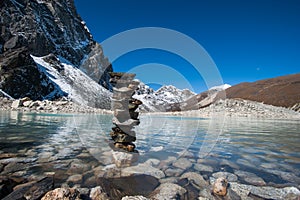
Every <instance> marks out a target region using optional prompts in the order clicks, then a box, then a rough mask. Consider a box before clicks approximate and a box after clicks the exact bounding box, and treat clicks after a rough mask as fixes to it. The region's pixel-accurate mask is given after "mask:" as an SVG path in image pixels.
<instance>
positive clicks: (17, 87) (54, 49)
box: [0, 0, 112, 107]
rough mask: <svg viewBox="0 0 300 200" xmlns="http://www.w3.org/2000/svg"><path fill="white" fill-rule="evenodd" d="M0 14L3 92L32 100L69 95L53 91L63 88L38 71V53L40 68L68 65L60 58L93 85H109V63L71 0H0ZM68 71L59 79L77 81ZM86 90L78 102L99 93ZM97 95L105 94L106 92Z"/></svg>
mask: <svg viewBox="0 0 300 200" xmlns="http://www.w3.org/2000/svg"><path fill="white" fill-rule="evenodd" d="M0 15H1V18H0V24H1V27H2V28H1V34H0V66H1V67H0V89H1V90H3V91H4V92H5V93H7V94H8V95H10V96H12V97H13V98H21V97H25V96H27V97H30V98H31V99H33V100H37V99H44V98H50V97H51V98H57V97H59V96H62V95H69V94H70V93H69V92H58V91H59V90H61V91H65V88H63V87H64V86H63V85H60V83H59V82H55V81H53V80H52V77H51V76H50V73H44V71H43V70H41V67H40V66H41V65H37V63H38V61H41V60H38V57H43V58H45V59H43V66H44V67H45V66H52V64H53V63H56V62H62V63H60V64H58V65H56V67H58V66H62V67H63V68H64V70H62V71H65V72H66V71H67V70H68V69H71V68H68V67H67V66H66V65H64V64H65V62H64V61H62V60H67V62H68V63H69V65H68V66H72V67H73V68H78V69H80V70H82V71H83V72H85V73H86V74H87V75H88V77H89V78H90V79H92V80H94V81H95V82H96V83H99V84H101V85H102V86H104V87H105V88H107V89H109V90H111V89H112V87H111V85H110V83H109V74H108V72H110V71H112V66H111V64H110V63H109V61H108V59H107V58H105V56H104V54H103V50H102V48H101V46H100V45H99V44H98V43H96V42H95V41H94V40H93V38H92V35H91V33H90V32H89V30H88V28H87V27H86V25H85V22H84V21H83V20H82V19H81V17H80V16H79V15H78V14H77V12H76V9H75V5H74V1H73V0H1V1H0ZM31 55H32V56H33V57H31ZM58 57H59V61H57V60H56V58H58ZM33 58H36V59H35V60H34V59H33ZM46 63H47V64H46ZM38 64H39V63H38ZM57 70H60V67H58V69H57ZM74 70H75V71H76V73H77V70H76V69H74ZM70 73H71V72H70ZM70 73H69V74H65V75H64V76H61V77H60V78H61V80H63V79H66V80H65V82H68V81H70V80H73V79H74V80H73V82H74V83H77V82H78V83H80V81H81V79H78V80H77V78H79V77H81V76H78V77H68V76H69V75H70ZM51 80H52V81H51ZM87 82H90V81H87ZM45 83H48V84H45ZM58 88H60V89H58ZM90 89H91V90H88V91H86V94H85V95H82V96H81V97H82V98H84V101H89V99H90V98H93V97H94V93H95V92H100V89H99V90H98V89H97V87H96V88H95V89H92V88H90ZM101 91H102V89H101ZM89 92H90V94H88V93H89ZM53 94H55V95H53ZM100 95H101V96H104V97H103V98H107V97H109V96H107V95H109V93H108V92H103V93H101V94H100ZM97 105H98V104H97ZM105 107H106V106H105Z"/></svg>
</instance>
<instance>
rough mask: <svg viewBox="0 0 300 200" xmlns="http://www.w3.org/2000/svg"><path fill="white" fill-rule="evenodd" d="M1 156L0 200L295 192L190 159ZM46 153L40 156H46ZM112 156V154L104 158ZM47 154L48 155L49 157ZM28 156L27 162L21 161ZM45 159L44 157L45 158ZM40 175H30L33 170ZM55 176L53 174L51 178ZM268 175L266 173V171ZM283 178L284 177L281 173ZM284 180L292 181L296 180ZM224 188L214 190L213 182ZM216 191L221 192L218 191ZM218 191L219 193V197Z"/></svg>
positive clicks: (138, 199) (245, 198) (230, 198)
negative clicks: (126, 161) (122, 162)
mask: <svg viewBox="0 0 300 200" xmlns="http://www.w3.org/2000/svg"><path fill="white" fill-rule="evenodd" d="M29 151H30V150H28V151H27V152H25V153H24V152H23V153H22V155H21V154H20V153H10V154H9V153H1V154H0V167H1V168H0V198H1V199H3V200H10V199H14V200H18V199H20V200H21V199H22V200H23V199H30V200H33V199H42V200H55V199H57V200H58V199H64V200H75V199H76V200H80V199H82V200H115V199H122V200H161V199H166V200H167V199H168V200H169V199H183V200H189V199H199V200H220V199H224V200H239V199H241V200H263V199H266V200H267V199H278V200H298V199H299V198H300V190H299V188H300V186H299V185H296V184H292V183H289V184H275V183H272V182H271V181H270V182H267V181H265V180H264V179H262V178H261V177H259V176H258V175H256V174H254V173H251V172H247V171H243V170H241V169H239V167H238V166H237V165H236V164H235V163H230V162H229V161H227V163H226V160H224V161H222V162H223V166H228V167H229V166H230V167H231V168H232V171H233V172H232V173H231V172H226V171H217V172H215V171H214V169H213V167H212V166H210V165H209V164H211V165H213V163H212V162H214V161H213V160H210V159H207V160H202V159H199V160H195V159H193V158H191V156H190V155H189V153H186V154H185V155H184V156H182V157H180V158H179V159H177V158H176V157H172V156H171V157H168V158H167V159H165V160H158V159H154V158H152V159H149V160H146V161H145V162H142V163H138V164H136V165H132V166H127V167H122V168H120V167H117V166H116V165H115V164H113V163H107V164H106V165H105V164H104V163H98V162H97V161H95V160H89V161H87V160H88V159H87V158H88V157H90V156H91V155H89V153H88V152H87V151H86V150H85V149H81V150H79V149H78V150H77V153H76V154H78V155H77V158H75V159H70V158H68V159H65V158H60V159H59V158H58V157H56V158H55V156H56V155H52V156H51V155H48V158H46V157H47V155H43V156H44V157H43V158H42V157H39V158H36V157H35V156H34V153H35V152H34V151H31V153H30V155H29ZM45 153H47V152H44V153H43V154H45ZM107 153H108V154H111V153H112V151H110V152H107ZM48 154H49V152H48ZM24 156H27V157H24ZM45 156H46V157H45ZM39 167H40V168H43V169H44V173H32V172H31V171H32V170H34V168H39ZM54 170H55V172H54ZM270 170H271V169H270ZM282 173H283V172H282ZM283 176H286V177H285V178H288V179H290V180H291V181H297V180H296V179H297V178H298V179H299V177H292V176H290V177H289V176H288V173H285V174H284V175H283ZM220 180H221V181H223V183H225V184H221V185H218V181H220ZM220 187H221V189H219V188H220ZM218 191H223V193H218Z"/></svg>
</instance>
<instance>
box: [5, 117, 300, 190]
mask: <svg viewBox="0 0 300 200" xmlns="http://www.w3.org/2000/svg"><path fill="white" fill-rule="evenodd" d="M0 116H1V118H0V155H1V156H0V157H1V159H0V170H1V175H3V174H6V175H7V174H11V175H12V176H17V175H22V176H25V177H30V176H38V175H41V174H43V173H45V172H55V173H56V176H55V177H56V179H57V180H56V184H57V185H59V184H61V183H65V182H66V181H67V179H68V178H69V176H71V175H72V174H78V173H84V172H85V171H89V170H91V169H94V168H96V167H100V168H101V167H102V168H104V167H105V166H109V165H111V164H112V163H113V162H112V159H111V148H110V146H109V143H110V138H109V132H110V130H111V127H112V123H111V120H112V116H111V115H96V114H42V113H41V114H37V113H20V112H13V111H11V112H6V111H1V112H0ZM140 120H141V123H140V125H139V126H138V127H136V133H137V141H136V142H135V144H136V146H137V150H138V151H139V154H140V156H139V161H138V162H139V163H143V162H147V161H148V160H149V159H155V160H159V161H160V165H158V166H159V167H158V168H160V170H162V171H164V173H165V174H166V177H173V176H178V175H180V174H182V173H183V172H186V171H193V172H199V173H201V174H202V175H203V176H204V177H205V178H207V179H209V177H210V176H211V174H213V173H215V172H220V171H222V172H230V173H235V174H237V175H239V177H241V178H240V179H239V181H241V182H246V183H247V179H246V178H245V176H247V173H248V175H249V173H250V175H249V176H252V175H253V176H257V177H260V178H262V179H263V181H264V182H265V183H266V184H267V185H278V186H280V185H293V186H298V185H299V184H300V145H299V144H300V121H299V120H270V119H251V118H230V117H229V118H222V117H221V118H217V117H214V118H212V119H207V118H197V117H175V116H156V115H149V114H143V115H142V116H141V117H140ZM9 159H10V160H9ZM180 159H181V160H184V159H185V160H186V162H188V163H190V165H187V166H186V168H181V169H180V170H178V169H177V168H176V165H175V164H174V163H175V162H177V161H178V160H180ZM8 162H16V163H26V166H25V167H24V168H19V169H6V168H5V166H6V165H7V164H8ZM76 163H77V164H78V166H79V165H80V166H81V169H80V170H82V171H81V172H80V170H79V169H78V170H79V171H78V170H77V171H76V170H74V166H75V168H76ZM1 165H2V167H1ZM72 167H73V168H72ZM171 169H172V170H173V171H172V170H171ZM176 170H177V171H176ZM243 173H244V175H243ZM245 174H246V175H245ZM251 174H252V175H251ZM86 179H88V178H86ZM248 183H249V182H248ZM89 184H91V185H93V184H94V183H92V182H91V181H90V182H89V181H83V182H82V185H84V186H86V187H90V185H89Z"/></svg>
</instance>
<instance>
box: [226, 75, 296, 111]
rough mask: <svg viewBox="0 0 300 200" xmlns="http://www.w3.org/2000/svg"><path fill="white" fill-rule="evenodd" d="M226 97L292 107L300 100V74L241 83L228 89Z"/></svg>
mask: <svg viewBox="0 0 300 200" xmlns="http://www.w3.org/2000/svg"><path fill="white" fill-rule="evenodd" d="M226 97H227V98H242V99H247V100H252V101H258V102H264V103H265V104H270V105H274V106H283V107H291V106H293V105H295V104H296V103H299V102H300V74H293V75H287V76H280V77H277V78H271V79H265V80H260V81H256V82H252V83H248V82H247V83H240V84H238V85H235V86H232V87H230V88H228V89H226Z"/></svg>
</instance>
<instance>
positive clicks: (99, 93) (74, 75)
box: [31, 55, 112, 109]
mask: <svg viewBox="0 0 300 200" xmlns="http://www.w3.org/2000/svg"><path fill="white" fill-rule="evenodd" d="M31 57H32V58H33V60H34V61H35V62H36V63H37V65H38V67H39V70H40V71H41V72H43V73H45V74H46V75H47V76H48V77H49V79H50V80H51V81H52V82H54V83H55V84H56V85H57V86H58V87H59V88H56V91H54V92H55V93H59V92H64V93H67V94H68V98H70V99H71V100H72V101H74V102H76V103H78V104H81V105H86V106H91V107H97V108H106V109H110V105H111V100H110V99H111V95H112V94H111V93H110V92H109V91H108V90H106V89H105V88H103V87H102V86H101V85H99V84H98V83H96V82H95V81H93V80H92V79H91V78H90V77H88V76H87V75H86V74H85V73H84V72H82V71H81V70H79V69H78V68H76V67H74V66H73V65H72V64H71V63H69V62H68V61H67V60H65V59H63V58H59V61H60V63H61V66H60V67H61V69H59V70H58V69H57V68H58V66H56V65H52V64H50V63H48V62H46V61H45V60H44V58H45V57H36V56H33V55H31ZM44 84H48V83H47V82H45V83H44ZM59 90H61V91H59ZM50 95H51V94H50ZM50 97H51V96H48V97H45V98H50Z"/></svg>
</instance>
